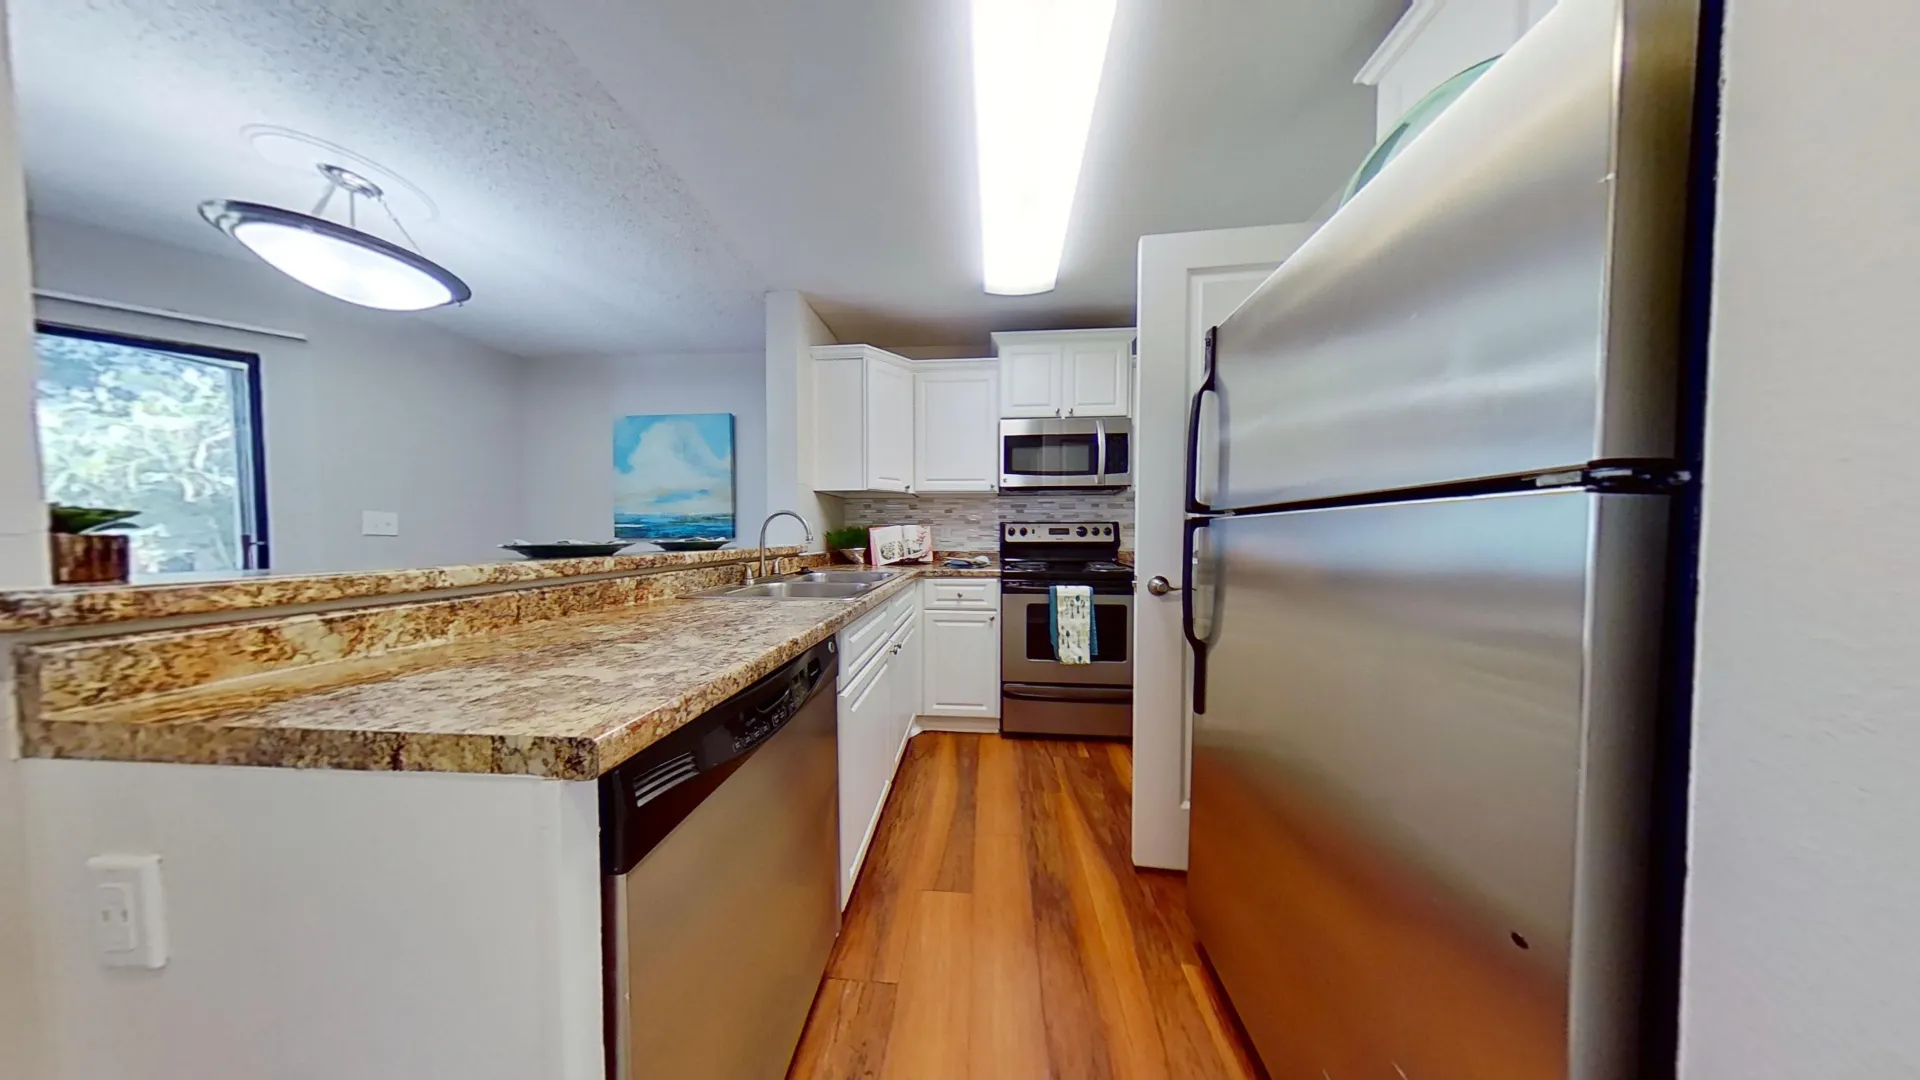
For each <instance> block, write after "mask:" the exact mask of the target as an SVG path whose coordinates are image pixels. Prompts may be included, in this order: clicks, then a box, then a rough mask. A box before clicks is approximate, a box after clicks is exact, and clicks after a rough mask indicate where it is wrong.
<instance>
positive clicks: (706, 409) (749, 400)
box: [520, 353, 799, 551]
mask: <svg viewBox="0 0 1920 1080" xmlns="http://www.w3.org/2000/svg"><path fill="white" fill-rule="evenodd" d="M524 377H525V387H524V390H523V392H522V398H521V404H522V408H521V420H520V423H521V426H522V427H521V440H522V445H523V446H525V447H526V459H525V468H526V477H527V484H526V491H525V495H524V498H523V505H524V507H525V511H524V513H523V514H522V516H521V520H522V523H523V524H522V525H521V531H522V532H523V533H524V534H525V535H526V536H527V537H528V538H529V539H592V538H595V537H604V536H611V535H612V532H613V469H612V460H613V455H612V446H613V422H614V419H615V418H616V417H621V416H630V415H637V414H645V413H732V414H733V433H734V434H733V438H734V445H733V460H734V485H735V487H734V490H735V496H734V514H735V520H736V521H737V522H738V527H739V535H740V538H741V539H740V544H741V545H742V546H746V545H749V544H752V543H753V542H754V540H755V539H756V537H757V535H758V531H759V528H760V520H761V519H762V518H764V517H765V516H766V513H767V510H766V506H767V460H768V459H767V417H766V410H767V395H766V387H765V379H766V365H765V359H764V357H762V356H761V354H759V353H695V354H688V355H677V356H637V357H632V358H627V359H612V360H594V359H577V360H542V361H529V362H528V363H527V365H526V368H525V376H524ZM785 528H786V530H788V531H796V530H794V527H793V524H792V523H791V522H788V523H787V524H786V527H785ZM774 529H775V530H776V531H773V532H770V533H769V534H768V541H769V542H772V541H773V540H775V539H776V538H778V539H779V540H780V541H781V542H782V543H785V542H789V541H791V540H798V539H799V537H798V536H792V537H789V536H788V535H787V532H786V531H779V530H780V529H781V526H779V525H778V524H776V525H775V526H774ZM651 547H652V545H649V544H643V545H638V546H636V547H635V548H634V549H633V550H635V551H645V550H648V549H649V548H651Z"/></svg>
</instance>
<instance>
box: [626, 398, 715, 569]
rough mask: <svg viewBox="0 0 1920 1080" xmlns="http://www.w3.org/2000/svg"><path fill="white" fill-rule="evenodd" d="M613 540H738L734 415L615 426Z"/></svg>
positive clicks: (648, 419)
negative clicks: (733, 538) (734, 479)
mask: <svg viewBox="0 0 1920 1080" xmlns="http://www.w3.org/2000/svg"><path fill="white" fill-rule="evenodd" d="M613 534H614V536H616V537H618V538H619V539H622V540H685V539H689V538H692V537H700V536H714V537H718V536H726V537H732V536H736V535H738V534H737V533H736V532H735V531H734V521H733V414H732V413H682V414H678V415H670V416H623V417H620V418H619V419H617V420H615V421H614V422H613Z"/></svg>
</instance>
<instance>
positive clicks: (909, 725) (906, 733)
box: [888, 611, 926, 776]
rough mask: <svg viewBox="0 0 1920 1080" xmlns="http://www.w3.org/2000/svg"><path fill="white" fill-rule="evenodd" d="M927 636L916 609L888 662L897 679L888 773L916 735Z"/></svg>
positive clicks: (901, 630)
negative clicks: (922, 629)
mask: <svg viewBox="0 0 1920 1080" xmlns="http://www.w3.org/2000/svg"><path fill="white" fill-rule="evenodd" d="M924 643H925V638H924V637H923V636H922V635H921V633H920V613H919V612H918V611H915V612H913V613H912V614H911V615H909V616H908V618H907V621H906V624H905V625H903V626H901V628H900V631H899V633H897V634H895V635H894V642H893V655H892V656H891V657H890V658H889V660H888V663H889V664H890V666H891V670H890V671H889V672H888V678H890V679H892V680H893V735H892V738H893V748H894V754H893V760H892V762H890V763H889V765H888V775H889V776H891V775H892V770H893V769H895V768H897V767H898V766H899V762H900V758H901V757H902V756H904V755H905V753H906V749H907V740H908V739H909V738H911V737H912V736H913V718H914V717H916V716H918V715H920V687H921V682H922V680H923V679H924V678H925V677H926V650H925V648H924Z"/></svg>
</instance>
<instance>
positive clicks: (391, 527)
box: [360, 510, 400, 536]
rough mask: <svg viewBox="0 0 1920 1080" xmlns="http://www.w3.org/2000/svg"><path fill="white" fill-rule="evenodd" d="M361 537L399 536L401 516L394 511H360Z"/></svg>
mask: <svg viewBox="0 0 1920 1080" xmlns="http://www.w3.org/2000/svg"><path fill="white" fill-rule="evenodd" d="M360 535H361V536H399V535H400V515H399V514H397V513H395V512H393V511H392V510H362V511H360Z"/></svg>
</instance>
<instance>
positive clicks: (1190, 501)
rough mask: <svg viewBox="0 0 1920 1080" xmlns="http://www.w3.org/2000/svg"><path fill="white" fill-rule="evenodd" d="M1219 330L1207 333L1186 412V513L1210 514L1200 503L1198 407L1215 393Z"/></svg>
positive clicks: (1209, 508)
mask: <svg viewBox="0 0 1920 1080" xmlns="http://www.w3.org/2000/svg"><path fill="white" fill-rule="evenodd" d="M1219 333H1220V328H1219V327H1217V326H1216V327H1213V328H1211V329H1209V330H1208V331H1207V352H1206V361H1205V365H1204V367H1203V368H1202V375H1201V378H1200V387H1199V389H1197V390H1195V391H1194V392H1193V405H1192V407H1191V408H1190V409H1189V410H1188V412H1187V513H1189V514H1211V513H1213V507H1211V506H1208V505H1207V504H1206V503H1203V502H1201V501H1200V405H1201V403H1202V402H1203V401H1205V400H1206V397H1207V395H1208V394H1210V393H1214V392H1215V387H1214V379H1213V374H1214V373H1213V343H1214V339H1215V338H1216V337H1217V336H1218V335H1219Z"/></svg>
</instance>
